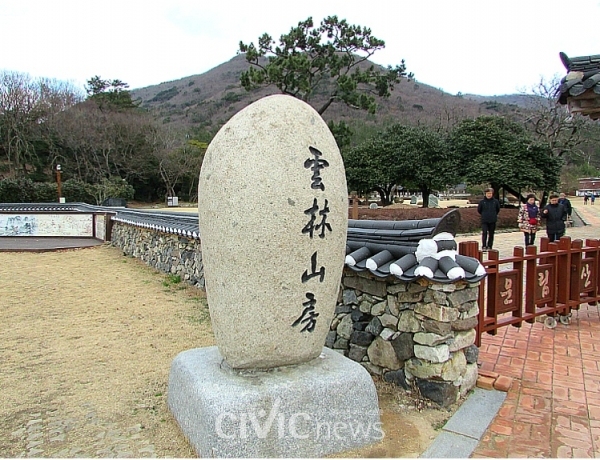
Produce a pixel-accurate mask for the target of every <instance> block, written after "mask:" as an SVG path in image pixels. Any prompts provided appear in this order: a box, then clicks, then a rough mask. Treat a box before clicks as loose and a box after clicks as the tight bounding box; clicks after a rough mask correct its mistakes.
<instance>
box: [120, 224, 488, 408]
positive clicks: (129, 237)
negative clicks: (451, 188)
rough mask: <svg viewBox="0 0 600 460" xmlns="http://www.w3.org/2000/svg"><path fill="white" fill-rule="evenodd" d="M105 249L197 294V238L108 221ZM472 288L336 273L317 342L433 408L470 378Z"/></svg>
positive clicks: (474, 355)
mask: <svg viewBox="0 0 600 460" xmlns="http://www.w3.org/2000/svg"><path fill="white" fill-rule="evenodd" d="M112 244H113V246H117V247H119V248H121V249H122V251H123V254H125V255H129V256H132V257H137V258H139V259H141V260H143V261H145V262H146V263H147V264H148V265H151V266H152V267H154V268H156V269H157V270H160V271H162V272H165V273H172V274H175V275H179V276H181V279H182V280H183V281H186V282H188V283H190V284H192V285H195V286H197V287H199V288H201V289H204V271H203V264H202V252H201V245H200V241H199V240H197V239H193V238H186V237H182V236H178V235H173V234H169V233H164V232H159V231H156V230H152V229H146V228H141V227H135V226H131V225H127V224H122V223H120V222H115V223H114V226H113V228H112ZM478 294H479V283H473V284H468V283H466V282H464V281H459V282H457V283H451V284H440V283H433V282H429V281H424V280H421V281H420V282H411V283H407V282H404V281H401V280H399V279H398V278H396V277H388V278H377V277H374V276H373V275H371V274H370V273H368V272H355V271H353V270H351V269H349V268H345V269H344V274H343V277H342V281H341V286H340V290H339V295H338V301H337V306H336V310H335V316H334V318H333V321H332V323H331V325H330V332H329V334H328V335H327V340H326V343H325V345H326V346H327V347H329V348H332V349H334V350H336V351H338V352H339V353H342V354H344V355H345V356H347V357H348V358H350V359H352V360H354V361H357V362H359V363H361V364H362V365H363V366H364V367H365V368H366V369H367V370H368V371H369V372H370V373H371V374H372V375H378V376H382V377H383V378H384V379H385V380H386V381H389V382H393V383H395V384H397V385H399V386H402V387H403V388H405V389H409V388H411V387H413V386H415V387H417V388H418V389H419V390H420V392H421V394H422V395H423V396H424V397H425V398H428V399H431V400H433V401H435V402H436V403H438V404H440V405H441V406H449V405H451V404H453V403H454V402H456V400H457V399H458V398H459V396H460V395H464V394H466V393H467V392H468V391H469V390H470V389H471V388H473V387H474V386H475V383H476V381H477V359H478V355H479V350H478V348H477V347H476V346H475V345H474V343H475V334H476V331H475V328H476V326H477V320H478V317H477V315H478V311H479V310H478V305H477V298H478Z"/></svg>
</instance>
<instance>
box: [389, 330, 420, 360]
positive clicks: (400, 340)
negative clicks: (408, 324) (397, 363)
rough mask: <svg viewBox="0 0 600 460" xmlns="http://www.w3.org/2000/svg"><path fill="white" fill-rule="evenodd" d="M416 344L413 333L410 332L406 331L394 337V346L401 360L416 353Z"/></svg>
mask: <svg viewBox="0 0 600 460" xmlns="http://www.w3.org/2000/svg"><path fill="white" fill-rule="evenodd" d="M414 345H415V343H414V341H413V335H412V334H410V333H408V332H404V333H402V334H400V335H398V336H397V337H395V338H394V339H392V347H394V351H395V352H396V356H397V357H398V359H399V360H401V361H405V360H407V359H409V358H411V357H412V356H413V355H414Z"/></svg>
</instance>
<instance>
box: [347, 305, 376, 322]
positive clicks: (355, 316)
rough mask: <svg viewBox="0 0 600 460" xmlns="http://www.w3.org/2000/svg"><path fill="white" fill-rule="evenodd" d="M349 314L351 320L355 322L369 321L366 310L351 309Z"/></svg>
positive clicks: (369, 317) (369, 316)
mask: <svg viewBox="0 0 600 460" xmlns="http://www.w3.org/2000/svg"><path fill="white" fill-rule="evenodd" d="M369 310H370V309H369ZM350 316H352V321H354V322H355V323H357V322H359V321H371V315H369V313H368V311H367V312H363V311H361V310H359V309H358V308H356V309H354V310H352V313H350Z"/></svg>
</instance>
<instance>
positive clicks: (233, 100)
mask: <svg viewBox="0 0 600 460" xmlns="http://www.w3.org/2000/svg"><path fill="white" fill-rule="evenodd" d="M368 64H370V63H369V62H368ZM373 65H375V66H376V67H377V66H378V65H377V64H373ZM249 67H250V64H249V63H248V62H247V61H246V59H245V56H244V55H242V54H238V55H236V56H234V57H233V58H232V59H230V60H229V61H227V62H224V63H222V64H219V65H218V66H216V67H214V68H212V69H210V70H208V71H206V72H204V73H201V74H196V75H190V76H187V77H183V78H180V79H177V80H171V81H167V82H162V83H159V84H156V85H150V86H146V87H144V88H138V89H134V90H131V94H132V97H133V98H134V99H135V100H137V101H139V102H140V106H141V107H142V108H145V109H147V110H149V111H151V112H152V113H153V114H154V115H155V117H156V118H157V119H158V120H159V121H160V122H162V123H163V124H166V125H175V126H182V127H192V126H196V127H203V128H206V129H215V128H218V127H220V126H222V125H223V124H224V123H226V122H227V120H228V119H229V118H230V117H231V116H233V115H234V114H235V113H237V112H238V111H239V110H241V109H242V108H244V107H245V106H247V105H249V104H250V103H252V102H254V101H256V100H258V99H260V98H262V97H265V96H268V95H271V94H279V90H278V89H277V88H276V87H275V86H273V85H272V86H267V87H262V88H258V89H255V90H252V91H246V90H245V89H243V88H242V86H241V84H240V75H241V73H242V72H243V71H244V70H246V69H248V68H249ZM378 67H380V68H382V69H383V67H381V66H378ZM531 97H532V96H531V95H519V94H512V95H500V96H478V95H474V94H464V95H463V94H460V93H459V94H458V95H451V94H449V93H445V92H444V91H442V90H441V89H438V88H434V87H433V86H430V85H427V84H426V83H423V82H420V81H418V80H414V79H413V80H410V79H406V78H405V79H403V80H402V81H401V82H400V83H399V84H397V85H395V87H394V89H393V90H392V91H391V96H390V97H389V98H380V99H379V100H378V101H377V103H378V110H377V113H376V114H374V115H371V114H368V113H367V112H365V111H362V110H357V109H351V108H349V107H347V106H345V105H343V104H332V106H330V107H329V109H328V110H327V111H326V112H325V113H324V114H323V118H324V119H325V120H326V121H330V120H333V121H335V122H340V121H345V122H347V123H352V122H355V121H362V122H365V123H375V124H381V123H383V124H385V123H390V122H402V123H405V124H409V125H415V124H428V125H431V124H436V123H437V124H439V123H443V122H444V120H445V121H446V122H448V121H449V120H450V119H451V118H456V119H461V118H468V117H477V116H479V115H486V114H488V115H489V114H498V115H510V116H516V117H519V116H520V112H523V111H527V109H528V108H529V107H530V102H529V103H528V101H530V99H531ZM324 101H325V94H316V95H315V97H314V98H313V99H312V100H311V101H310V104H311V105H312V106H313V107H314V108H315V109H317V108H318V107H320V105H321V104H322V103H323V102H324Z"/></svg>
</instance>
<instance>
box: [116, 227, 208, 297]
mask: <svg viewBox="0 0 600 460" xmlns="http://www.w3.org/2000/svg"><path fill="white" fill-rule="evenodd" d="M111 240H112V242H111V243H112V245H113V246H117V247H119V248H121V250H122V251H123V254H124V255H127V256H131V257H136V258H138V259H141V260H143V261H144V262H146V263H147V264H148V265H150V266H152V267H154V268H156V269H157V270H160V271H162V272H165V273H171V274H173V275H179V276H180V277H181V280H182V281H185V282H187V283H189V284H191V285H194V286H197V287H199V288H201V289H204V266H203V264H202V249H201V245H200V240H196V239H193V238H186V237H184V236H178V235H173V234H169V233H163V232H159V231H156V230H152V229H147V228H141V227H135V226H132V225H127V224H122V223H120V222H115V223H114V225H113V228H112V237H111Z"/></svg>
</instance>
